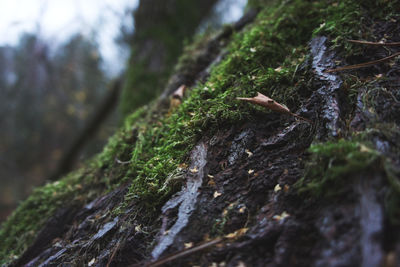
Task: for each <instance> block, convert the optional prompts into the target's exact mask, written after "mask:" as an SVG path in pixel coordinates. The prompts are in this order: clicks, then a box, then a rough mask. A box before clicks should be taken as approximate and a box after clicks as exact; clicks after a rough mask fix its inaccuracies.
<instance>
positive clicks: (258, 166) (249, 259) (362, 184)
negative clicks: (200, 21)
mask: <svg viewBox="0 0 400 267" xmlns="http://www.w3.org/2000/svg"><path fill="white" fill-rule="evenodd" d="M254 14H255V13H253V14H252V15H251V14H250V15H247V17H245V20H243V21H244V22H243V21H242V22H240V23H250V22H251V19H248V18H249V17H250V18H254ZM240 23H239V24H238V25H242V24H240ZM374 25H375V27H376V28H375V29H374V35H375V36H376V38H377V39H380V38H383V36H384V34H387V33H388V32H390V34H391V36H393V39H392V40H390V41H400V40H397V39H398V38H399V36H400V28H399V25H398V23H396V22H395V21H382V22H375V24H374ZM377 25H378V26H377ZM241 27H242V26H241ZM241 27H239V28H241ZM239 28H238V29H237V30H239ZM225 34H227V33H225ZM227 35H229V33H228V34H227ZM221 36H225V35H220V36H219V37H216V39H212V40H211V41H210V42H209V43H208V45H207V46H206V47H205V49H204V50H202V53H199V55H198V57H197V60H194V63H193V65H192V66H191V70H192V71H191V72H190V73H188V72H187V70H185V71H186V72H185V71H181V72H178V73H176V74H175V75H174V76H173V78H171V80H170V83H169V85H168V86H167V88H166V90H165V93H164V95H163V97H162V101H165V100H166V99H167V96H168V95H170V94H171V93H172V92H173V89H176V88H177V87H178V86H179V85H181V84H187V85H191V84H196V83H197V82H199V81H200V82H201V81H202V80H204V79H205V77H207V76H208V72H209V69H210V68H209V67H210V65H212V64H216V62H219V61H220V59H221V58H223V57H224V55H225V53H226V52H225V51H224V50H223V49H220V48H218V45H219V44H220V43H221V39H218V38H221ZM396 38H397V39H396ZM224 40H225V38H224ZM399 49H400V48H393V52H396V51H398V50H399ZM381 53H384V48H382V47H371V48H368V49H367V50H366V54H365V55H364V57H363V60H365V61H367V60H372V59H376V56H377V55H380V54H381ZM339 60H342V59H341V58H340V56H339V53H338V51H334V50H331V49H330V46H329V39H328V38H327V37H324V36H317V37H314V38H312V39H311V40H310V42H309V46H308V60H305V61H304V62H303V63H302V64H301V65H300V66H299V67H298V69H297V71H298V72H305V73H308V74H307V75H309V77H311V78H310V79H309V86H310V88H315V90H314V89H313V90H311V89H309V90H307V89H304V90H303V91H302V92H301V94H302V96H303V97H304V98H305V99H307V100H306V101H304V102H303V103H302V104H301V106H300V107H299V109H298V110H297V112H296V113H297V114H299V115H301V116H303V117H306V118H308V119H310V120H311V121H312V122H313V123H308V122H306V121H302V120H297V119H296V118H294V117H291V116H288V115H282V114H276V113H267V114H265V113H256V114H255V116H256V117H255V119H254V120H252V121H248V122H240V123H237V124H234V125H226V127H220V128H219V129H218V131H211V130H210V131H209V132H205V133H203V134H202V137H201V138H200V139H199V140H198V142H197V144H196V145H195V146H194V148H193V149H192V151H191V152H190V155H189V160H188V166H187V168H186V171H185V172H183V173H182V175H181V179H182V180H183V181H184V182H183V183H182V187H181V188H180V189H179V190H177V192H176V193H175V194H174V195H172V196H171V197H170V198H169V200H167V201H166V202H165V203H164V204H163V206H162V207H160V208H159V210H158V211H157V216H155V217H154V218H155V219H154V220H153V221H145V220H147V218H148V217H146V216H142V215H143V214H141V212H142V210H140V209H138V208H137V206H136V205H135V203H132V204H131V205H130V206H129V207H127V208H126V209H125V210H124V212H123V213H120V214H119V215H118V216H115V217H114V218H113V219H112V220H111V221H110V217H109V216H108V215H109V211H111V210H113V209H114V208H115V207H116V206H118V205H119V204H120V203H121V202H122V201H123V196H124V194H125V193H126V191H127V190H128V189H127V188H128V186H129V184H125V185H121V186H120V187H118V188H117V189H115V190H113V191H111V192H109V193H107V194H105V195H102V196H99V197H98V198H96V199H94V200H93V201H92V202H90V203H89V204H86V205H85V206H83V207H76V206H73V207H68V205H66V207H64V208H62V209H60V210H59V211H57V212H56V215H55V216H54V217H52V218H50V219H49V221H48V222H47V223H46V224H45V226H44V227H43V229H42V230H41V232H40V233H39V234H38V235H37V238H36V241H35V242H34V243H33V244H32V245H31V246H30V248H29V249H28V250H26V251H25V253H24V254H23V255H22V256H21V257H20V258H19V260H18V261H16V262H15V263H14V264H13V265H15V266H22V265H26V266H72V265H73V266H76V265H89V266H131V265H132V266H159V265H162V266H194V265H196V266H382V265H384V266H398V264H399V263H400V259H399V255H400V236H399V233H400V232H399V230H398V228H396V224H395V223H393V221H391V218H390V216H389V215H388V213H387V208H386V205H387V203H386V201H387V193H388V191H390V190H391V186H390V184H391V182H390V181H391V180H390V179H389V178H388V176H390V175H388V171H385V170H387V169H385V168H383V167H382V164H385V163H382V161H379V160H377V161H376V162H374V163H373V164H372V165H369V166H368V168H366V169H365V170H363V169H361V170H360V171H358V172H357V173H351V174H349V175H347V176H345V177H344V178H345V182H344V183H345V185H344V186H342V191H341V192H340V193H338V194H336V195H333V196H326V197H325V196H323V197H309V196H308V195H306V196H305V195H303V194H299V193H298V188H297V186H296V185H295V184H296V183H297V182H298V181H299V180H300V179H301V178H302V177H303V176H304V173H305V171H306V168H307V166H308V165H307V164H306V163H307V161H308V160H309V157H310V152H309V150H308V148H309V147H310V145H311V144H312V143H313V142H318V141H320V142H322V141H323V142H325V141H326V140H333V139H336V138H339V137H345V136H351V135H352V134H354V133H355V132H357V131H360V130H361V131H362V130H365V129H366V128H371V129H372V128H373V129H378V130H375V131H374V132H372V133H371V134H370V135H368V137H367V138H368V141H370V142H371V144H372V146H373V148H374V149H375V150H377V151H378V152H379V153H380V154H381V155H383V156H384V157H385V158H386V159H388V160H390V161H391V166H392V167H391V168H392V169H395V168H398V166H400V162H399V157H398V155H399V151H400V147H399V146H400V135H399V133H398V132H396V130H395V129H398V128H394V127H398V126H399V123H400V113H399V111H400V104H399V97H398V96H399V94H398V90H399V86H400V67H399V65H398V64H394V65H391V66H390V65H379V66H374V67H372V68H366V69H360V70H357V71H355V72H354V73H353V74H352V75H354V76H356V77H357V78H360V79H368V77H375V75H378V74H382V75H383V76H384V77H386V78H385V79H378V80H376V79H374V81H373V82H374V85H375V86H382V87H385V88H387V90H386V91H385V92H379V93H377V94H376V95H375V98H374V103H373V104H372V105H373V107H374V108H375V111H374V112H372V110H371V109H372V107H371V106H367V107H366V106H365V105H366V103H368V102H365V101H363V99H365V98H366V97H367V95H368V94H369V95H371V94H374V91H373V90H372V91H371V88H369V87H365V88H362V90H358V91H357V92H356V94H357V96H356V97H355V98H356V99H357V101H356V103H355V107H353V106H352V104H351V103H350V102H349V101H348V98H347V97H346V94H347V93H346V92H345V91H344V90H345V89H343V88H344V87H345V86H344V85H345V83H346V81H345V80H344V79H343V77H342V75H341V74H340V73H327V72H326V70H327V69H331V68H333V67H334V66H335V65H336V62H337V61H339ZM384 124H386V125H388V124H390V125H392V126H390V127H389V128H388V129H386V128H385V129H386V130H385V129H384V128H382V127H383V126H382V125H384ZM380 127H381V128H380ZM379 129H381V130H379ZM361 149H366V150H368V148H365V147H361ZM333 158H334V157H332V161H333V160H334V159H333ZM371 166H372V167H371ZM393 173H395V171H393ZM393 173H392V174H393ZM391 177H392V178H391V179H397V178H398V177H397V176H396V175H395V174H393V175H392V176H391ZM346 181H347V182H346ZM128 218H129V219H128ZM55 225H57V227H56V228H57V229H56V230H55ZM148 226H151V227H148Z"/></svg>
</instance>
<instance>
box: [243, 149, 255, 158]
mask: <svg viewBox="0 0 400 267" xmlns="http://www.w3.org/2000/svg"><path fill="white" fill-rule="evenodd" d="M244 152H246V154H247V157H249V158H250V157H251V156H253V153H251V151H250V150H248V149H246V150H245V151H244Z"/></svg>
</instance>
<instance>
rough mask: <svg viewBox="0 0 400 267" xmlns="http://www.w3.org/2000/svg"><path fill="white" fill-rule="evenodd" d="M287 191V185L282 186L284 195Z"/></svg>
mask: <svg viewBox="0 0 400 267" xmlns="http://www.w3.org/2000/svg"><path fill="white" fill-rule="evenodd" d="M289 189H290V187H289V186H288V185H287V184H285V185H284V186H283V191H285V193H287V192H289Z"/></svg>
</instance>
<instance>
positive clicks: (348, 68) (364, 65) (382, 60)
mask: <svg viewBox="0 0 400 267" xmlns="http://www.w3.org/2000/svg"><path fill="white" fill-rule="evenodd" d="M397 56H400V52H397V53H394V54H393V55H391V56H388V57H384V58H381V59H378V60H373V61H368V62H365V63H360V64H355V65H349V66H344V67H340V68H336V69H329V70H326V71H325V72H327V73H330V72H338V71H343V70H354V69H361V68H365V67H369V66H372V65H376V64H379V63H382V62H385V61H387V60H389V59H392V58H394V57H397Z"/></svg>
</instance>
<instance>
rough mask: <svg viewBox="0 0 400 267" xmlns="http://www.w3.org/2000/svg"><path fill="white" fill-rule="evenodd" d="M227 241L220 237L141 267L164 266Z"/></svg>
mask: <svg viewBox="0 0 400 267" xmlns="http://www.w3.org/2000/svg"><path fill="white" fill-rule="evenodd" d="M225 239H226V238H223V237H219V238H216V239H213V240H211V241H207V242H204V243H201V244H199V245H197V246H195V247H191V248H188V249H184V250H182V251H179V252H177V253H174V254H172V255H168V256H166V257H164V258H161V259H159V260H157V261H154V262H151V263H148V264H144V265H141V266H146V267H156V266H160V265H163V264H165V263H167V262H170V261H173V260H176V259H179V258H182V257H183V256H187V255H190V254H193V253H195V252H197V251H200V250H203V249H206V248H209V247H212V246H215V245H217V244H219V243H221V242H222V241H224V240H225ZM133 266H139V265H133Z"/></svg>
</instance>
